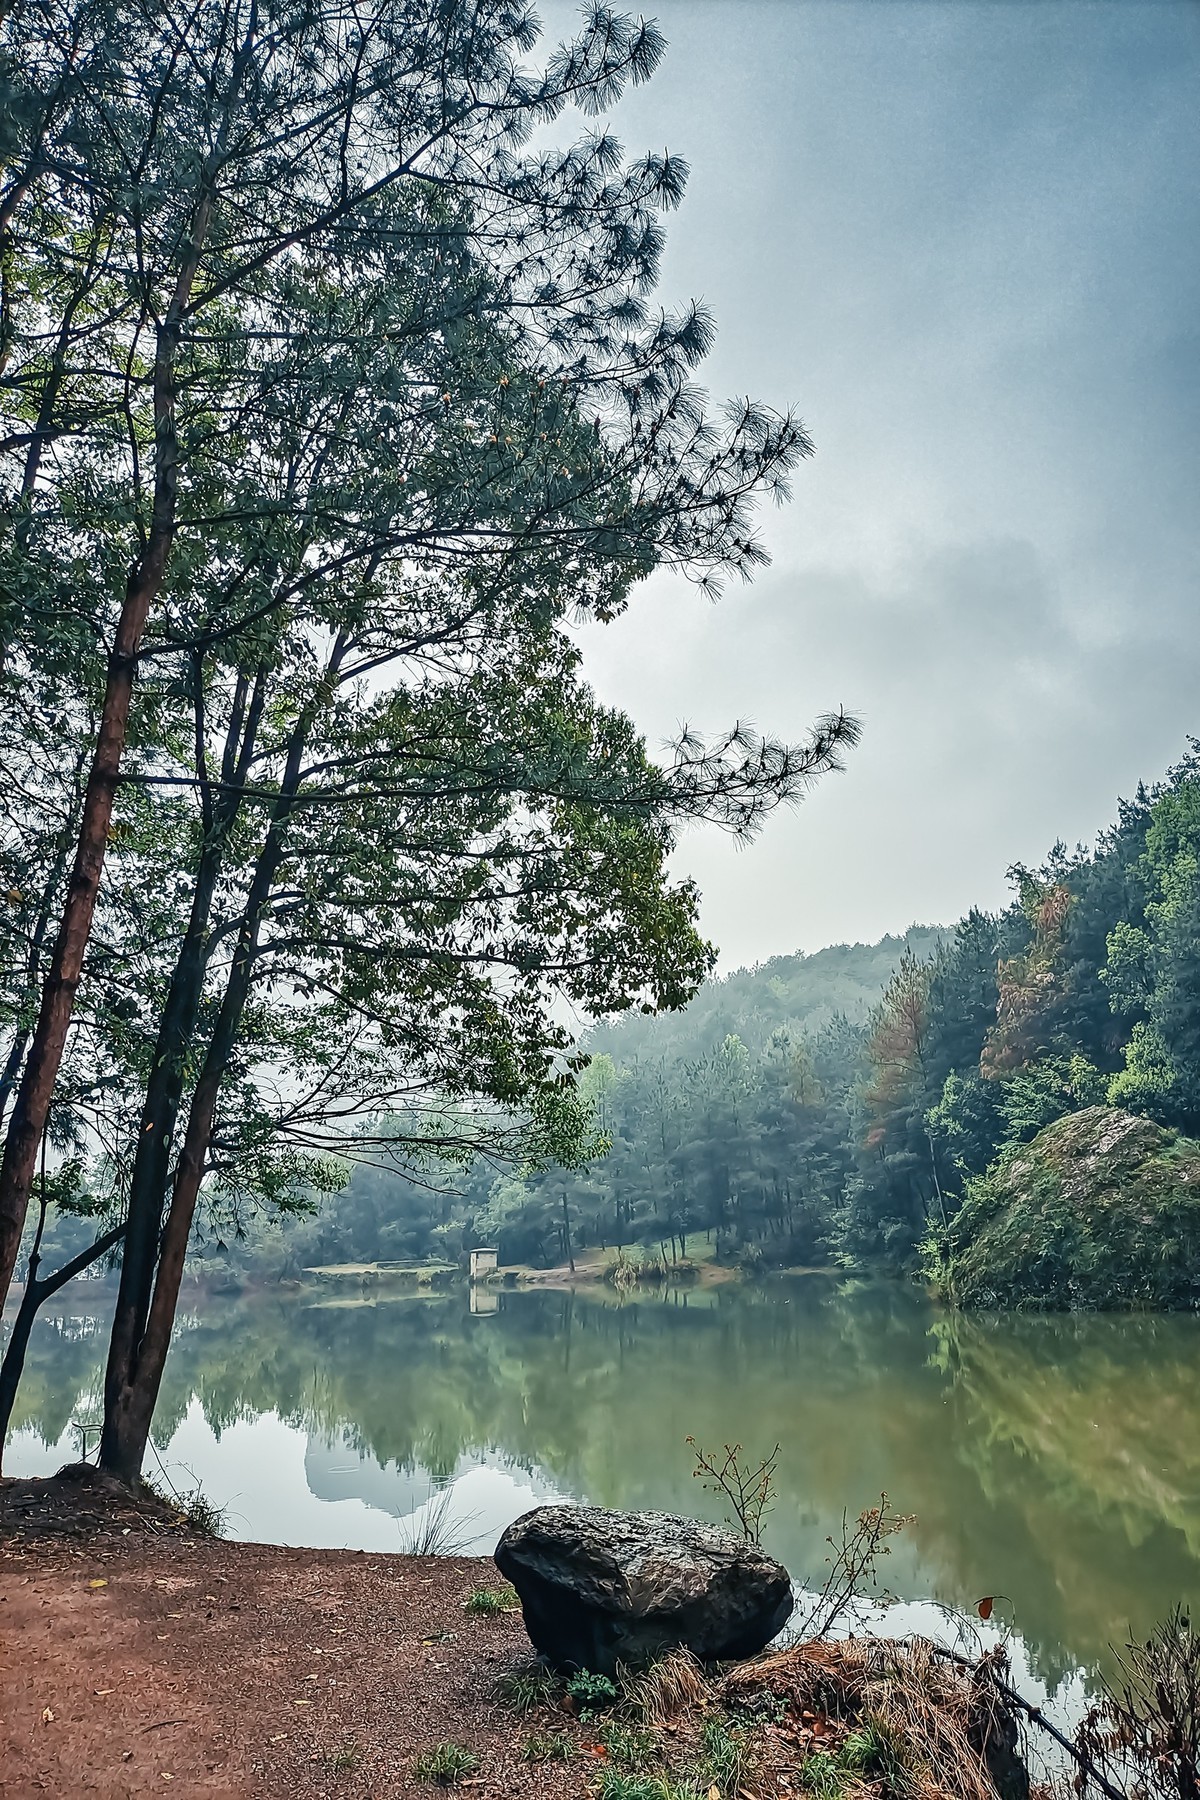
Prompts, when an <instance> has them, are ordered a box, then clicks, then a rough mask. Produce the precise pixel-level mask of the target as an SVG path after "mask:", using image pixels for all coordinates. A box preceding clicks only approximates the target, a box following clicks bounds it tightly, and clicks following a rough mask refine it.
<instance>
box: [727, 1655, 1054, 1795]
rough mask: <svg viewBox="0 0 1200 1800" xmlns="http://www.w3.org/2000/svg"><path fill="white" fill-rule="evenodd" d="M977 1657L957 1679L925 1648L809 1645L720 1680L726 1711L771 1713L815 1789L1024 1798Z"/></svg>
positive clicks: (1002, 1707) (1020, 1771) (1005, 1718)
mask: <svg viewBox="0 0 1200 1800" xmlns="http://www.w3.org/2000/svg"><path fill="white" fill-rule="evenodd" d="M997 1672H998V1671H997V1670H996V1669H995V1668H994V1666H993V1662H992V1659H991V1658H990V1657H984V1658H983V1659H981V1661H980V1663H979V1664H978V1665H976V1667H975V1668H974V1669H973V1670H970V1671H968V1670H964V1669H962V1668H960V1667H958V1666H956V1665H955V1664H954V1663H951V1662H948V1661H947V1660H946V1659H945V1658H943V1657H940V1656H938V1655H937V1653H936V1652H935V1650H934V1647H933V1645H932V1644H930V1643H928V1642H927V1641H926V1640H924V1639H920V1638H914V1639H911V1640H904V1641H900V1640H896V1639H889V1638H850V1639H848V1640H847V1641H845V1642H830V1641H827V1640H816V1641H813V1642H809V1643H803V1644H798V1645H796V1646H794V1647H793V1648H791V1649H788V1650H783V1651H779V1652H777V1653H776V1654H775V1655H773V1656H767V1657H763V1658H762V1659H760V1660H759V1661H757V1662H753V1663H747V1664H745V1665H744V1666H743V1667H741V1668H739V1669H735V1670H734V1671H733V1672H732V1673H731V1674H730V1675H728V1676H727V1677H726V1678H725V1681H724V1684H723V1686H722V1690H721V1697H722V1699H723V1700H724V1701H725V1703H726V1704H727V1705H728V1706H731V1707H734V1708H741V1709H746V1710H749V1711H752V1712H758V1713H759V1714H760V1715H762V1714H764V1713H765V1714H766V1715H767V1716H769V1717H771V1718H773V1720H774V1721H775V1724H776V1729H777V1730H778V1731H779V1732H781V1733H782V1734H783V1735H784V1736H785V1737H786V1738H787V1739H789V1740H790V1742H791V1744H792V1745H794V1747H795V1750H796V1751H797V1752H798V1754H799V1758H800V1759H801V1767H802V1770H803V1772H804V1774H805V1776H806V1778H807V1777H809V1776H811V1777H812V1778H813V1779H812V1780H811V1781H809V1783H808V1785H809V1787H810V1791H816V1792H821V1791H822V1790H824V1791H825V1792H830V1793H836V1794H838V1795H839V1796H844V1797H845V1800H852V1797H854V1796H856V1795H861V1796H864V1797H865V1796H868V1795H870V1796H879V1797H880V1800H997V1795H999V1796H1001V1797H1002V1800H1028V1795H1029V1781H1028V1776H1027V1775H1026V1773H1025V1769H1024V1765H1023V1763H1022V1762H1021V1760H1020V1758H1019V1756H1018V1754H1017V1741H1018V1733H1017V1726H1016V1721H1015V1719H1014V1718H1013V1716H1012V1713H1011V1711H1010V1710H1009V1709H1008V1707H1007V1706H1006V1704H1005V1702H1004V1699H1003V1696H1002V1695H1001V1693H1000V1692H999V1690H998V1688H997V1687H996V1686H995V1684H994V1682H993V1681H992V1680H991V1678H990V1677H991V1675H992V1674H993V1673H997Z"/></svg>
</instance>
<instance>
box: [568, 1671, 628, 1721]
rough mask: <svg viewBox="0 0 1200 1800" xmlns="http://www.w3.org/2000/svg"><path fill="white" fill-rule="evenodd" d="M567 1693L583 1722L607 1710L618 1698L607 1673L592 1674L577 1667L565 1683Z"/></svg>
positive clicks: (614, 1684)
mask: <svg viewBox="0 0 1200 1800" xmlns="http://www.w3.org/2000/svg"><path fill="white" fill-rule="evenodd" d="M567 1693H568V1695H569V1697H570V1698H571V1699H572V1700H573V1701H574V1702H575V1708H576V1711H577V1712H578V1714H579V1717H580V1718H581V1719H582V1720H584V1722H585V1723H586V1722H587V1720H589V1719H594V1718H595V1716H596V1714H597V1713H601V1712H607V1711H608V1709H609V1707H610V1706H613V1705H615V1703H616V1701H617V1699H618V1694H617V1687H616V1683H615V1682H613V1681H610V1680H609V1678H608V1676H607V1675H594V1674H593V1673H592V1671H591V1670H590V1669H579V1670H577V1671H576V1673H575V1674H574V1675H572V1677H571V1679H570V1680H569V1681H568V1683H567Z"/></svg>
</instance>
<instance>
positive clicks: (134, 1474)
mask: <svg viewBox="0 0 1200 1800" xmlns="http://www.w3.org/2000/svg"><path fill="white" fill-rule="evenodd" d="M346 648H347V645H346V642H345V640H344V639H342V638H339V639H338V641H337V642H336V644H335V645H334V648H333V651H332V654H331V657H330V663H329V670H328V676H333V675H335V674H336V672H337V669H338V667H339V665H340V663H341V660H342V657H343V656H344V654H345V651H346ZM328 676H327V679H328ZM317 704H318V703H317V702H315V701H314V703H313V705H312V706H310V707H309V708H307V709H306V711H305V713H304V714H303V715H302V717H301V718H300V719H299V720H298V721H297V723H296V726H295V729H294V731H293V733H292V739H291V742H290V744H289V746H288V756H287V763H286V766H285V769H284V775H283V780H282V782H281V783H280V792H279V797H278V799H277V801H276V803H275V808H274V811H273V814H272V817H271V824H270V828H269V830H268V832H267V836H266V840H265V842H264V844H263V847H262V850H261V851H260V852H259V857H258V862H257V864H256V865H255V870H254V876H253V879H252V880H251V883H250V890H249V892H248V894H247V896H246V902H245V906H244V907H243V910H242V919H241V925H240V927H239V930H238V940H237V945H236V948H235V950H234V954H233V961H232V963H231V965H230V969H229V975H228V978H227V980H226V984H225V994H224V997H223V999H222V1001H221V1008H220V1011H219V1013H218V1014H217V1020H216V1023H215V1025H214V1026H213V1031H212V1036H211V1037H210V1039H209V1044H208V1050H207V1052H206V1053H205V1058H204V1066H203V1068H202V1069H201V1071H200V1076H199V1079H198V1080H197V1082H196V1087H195V1091H194V1093H193V1095H192V1101H191V1106H190V1107H189V1109H188V1120H187V1125H186V1127H185V1130H184V1137H183V1145H182V1148H181V1149H180V1153H179V1160H178V1163H177V1165H176V1169H175V1179H174V1183H173V1185H172V1190H171V1203H170V1206H169V1207H168V1209H167V1217H166V1222H165V1224H164V1225H163V1227H162V1237H161V1241H158V1238H157V1234H158V1222H159V1220H160V1219H161V1216H162V1199H161V1193H162V1190H161V1188H160V1189H159V1190H157V1192H156V1191H155V1190H153V1189H152V1188H150V1187H149V1185H147V1186H146V1187H145V1188H144V1189H142V1190H140V1191H139V1195H138V1206H139V1215H138V1219H137V1221H136V1225H135V1221H134V1219H133V1207H132V1195H131V1206H130V1228H129V1234H128V1238H127V1242H130V1243H133V1242H134V1239H135V1237H136V1240H137V1243H138V1245H139V1252H138V1253H139V1255H140V1254H142V1246H143V1245H146V1246H148V1248H149V1251H150V1256H151V1261H150V1272H151V1273H152V1274H153V1287H152V1290H150V1289H149V1287H148V1284H143V1283H142V1282H141V1281H140V1280H139V1282H138V1284H137V1285H136V1286H135V1284H134V1283H132V1282H130V1283H129V1284H126V1283H125V1282H124V1281H123V1283H122V1287H123V1291H124V1298H123V1299H122V1296H121V1295H118V1302H117V1312H116V1316H115V1317H114V1320H113V1330H112V1338H111V1341H110V1344H109V1355H108V1366H107V1369H106V1371H105V1379H104V1426H103V1430H102V1432H101V1436H100V1467H101V1468H102V1469H104V1470H106V1472H107V1473H108V1474H110V1475H114V1476H115V1477H116V1478H117V1480H119V1481H124V1482H126V1483H127V1484H129V1485H131V1486H132V1484H133V1483H134V1482H136V1481H137V1479H138V1476H139V1475H140V1474H141V1468H142V1459H143V1457H144V1456H145V1454H146V1444H147V1441H148V1440H149V1436H150V1423H151V1420H152V1419H153V1417H154V1407H155V1404H156V1402H157V1400H158V1391H159V1387H160V1385H161V1383H162V1375H163V1369H164V1367H165V1364H166V1360H167V1351H168V1350H169V1349H170V1346H171V1333H172V1330H173V1327H174V1323H175V1310H176V1306H177V1304H178V1301H179V1286H180V1282H181V1281H182V1279H183V1268H184V1261H185V1258H186V1256H187V1245H188V1238H189V1236H190V1235H191V1229H192V1221H193V1219H194V1218H195V1213H196V1202H197V1200H198V1199H199V1196H200V1185H201V1182H202V1181H203V1179H204V1172H205V1167H206V1164H207V1159H208V1151H209V1147H210V1145H211V1143H212V1135H213V1127H214V1124H215V1121H216V1114H217V1100H218V1098H219V1095H220V1091H221V1083H222V1081H223V1080H224V1077H225V1071H226V1069H227V1067H228V1065H229V1058H230V1055H231V1054H232V1052H233V1048H234V1045H235V1043H236V1042H237V1035H238V1031H239V1030H240V1028H241V1023H242V1015H243V1013H244V1012H245V1009H246V1001H247V999H248V997H249V994H250V987H251V982H252V979H253V973H254V959H255V955H256V953H257V949H258V937H259V931H260V929H261V926H262V920H263V915H264V913H265V910H266V906H267V902H268V901H269V899H270V897H271V889H272V886H273V884H274V880H275V875H276V872H277V870H278V868H279V864H280V862H281V861H282V860H283V854H284V837H285V827H286V824H287V820H288V817H289V815H290V813H291V811H292V807H293V805H294V803H295V798H296V793H297V790H298V788H299V785H300V770H301V764H302V762H303V758H304V751H305V747H306V745H307V742H308V735H309V732H310V731H311V729H312V724H313V719H314V717H315V708H316V705H317ZM155 1252H157V1255H156V1257H155V1255H154V1253H155ZM155 1263H156V1265H157V1268H156V1272H155ZM122 1275H124V1271H122ZM147 1300H148V1305H147V1304H146V1301H147Z"/></svg>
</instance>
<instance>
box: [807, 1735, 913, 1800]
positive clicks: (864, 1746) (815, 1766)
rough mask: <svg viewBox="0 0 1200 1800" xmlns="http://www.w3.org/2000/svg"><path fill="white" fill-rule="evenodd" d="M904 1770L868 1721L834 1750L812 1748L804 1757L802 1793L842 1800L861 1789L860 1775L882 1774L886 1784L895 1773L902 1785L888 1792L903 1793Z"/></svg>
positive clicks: (819, 1799) (815, 1798) (823, 1799)
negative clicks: (813, 1749)
mask: <svg viewBox="0 0 1200 1800" xmlns="http://www.w3.org/2000/svg"><path fill="white" fill-rule="evenodd" d="M904 1773H905V1772H904V1770H903V1768H901V1767H900V1766H899V1765H898V1764H897V1762H896V1758H895V1755H894V1753H893V1751H892V1748H891V1745H890V1743H889V1741H888V1738H887V1736H886V1734H885V1733H884V1732H882V1731H881V1730H880V1729H879V1728H878V1727H877V1726H875V1725H873V1724H871V1723H869V1722H868V1723H865V1724H863V1725H859V1726H856V1727H855V1729H854V1730H852V1731H849V1732H847V1734H846V1736H845V1737H844V1738H843V1739H842V1742H841V1743H840V1744H839V1745H838V1747H837V1749H836V1750H815V1751H813V1752H811V1753H810V1755H808V1756H806V1757H805V1759H804V1763H803V1765H802V1767H801V1770H800V1779H801V1781H802V1782H803V1783H804V1786H803V1789H802V1792H804V1793H806V1794H811V1795H812V1796H813V1800H842V1797H843V1796H844V1795H850V1794H857V1793H860V1792H861V1791H862V1787H861V1783H862V1779H863V1778H864V1777H865V1778H868V1779H869V1778H871V1777H873V1776H883V1777H885V1778H886V1779H887V1780H888V1781H889V1783H890V1782H894V1781H895V1780H896V1778H897V1776H899V1777H900V1778H901V1781H902V1783H903V1785H902V1786H900V1787H899V1788H889V1791H893V1792H896V1791H898V1792H900V1793H903V1792H904V1791H905V1790H906V1789H907V1787H908V1785H909V1784H908V1782H907V1781H906V1780H904Z"/></svg>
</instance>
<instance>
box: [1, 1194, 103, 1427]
mask: <svg viewBox="0 0 1200 1800" xmlns="http://www.w3.org/2000/svg"><path fill="white" fill-rule="evenodd" d="M41 1223H44V1215H43V1220H42V1222H41ZM124 1229H125V1227H124V1224H121V1225H114V1226H113V1227H112V1228H111V1230H109V1231H106V1232H104V1233H103V1234H102V1235H101V1236H100V1237H98V1238H97V1239H96V1241H95V1243H94V1244H89V1245H88V1248H87V1249H86V1250H81V1251H80V1252H79V1254H78V1256H73V1257H72V1258H71V1260H70V1262H66V1263H64V1264H63V1266H62V1268H61V1269H57V1270H56V1271H55V1273H54V1274H53V1275H47V1276H45V1277H43V1278H42V1279H40V1280H39V1278H38V1272H37V1271H38V1262H39V1260H40V1258H39V1248H40V1244H41V1224H39V1227H38V1238H37V1243H35V1245H34V1248H33V1250H32V1251H31V1252H30V1256H29V1279H28V1280H27V1281H26V1283H25V1292H24V1293H23V1294H22V1296H21V1304H20V1307H19V1308H18V1310H17V1316H16V1318H15V1319H14V1321H13V1328H12V1331H11V1332H10V1333H9V1338H8V1344H7V1347H6V1348H5V1352H4V1361H3V1362H0V1458H2V1457H3V1454H4V1440H5V1438H6V1437H7V1436H8V1424H9V1420H10V1419H11V1418H12V1410H13V1404H14V1402H15V1400H16V1398H17V1388H18V1386H19V1385H20V1381H21V1374H22V1371H23V1369H24V1367H25V1352H26V1350H27V1349H28V1348H29V1336H30V1333H31V1332H32V1330H33V1321H34V1319H35V1318H36V1316H37V1311H38V1308H39V1307H40V1306H41V1304H42V1302H43V1301H45V1300H48V1299H49V1298H50V1296H51V1294H57V1292H58V1290H59V1289H60V1288H63V1287H66V1285H67V1283H68V1282H69V1281H74V1279H75V1277H76V1275H81V1274H82V1273H83V1271H84V1270H85V1269H88V1268H90V1267H91V1265H92V1264H93V1263H94V1262H96V1261H98V1260H99V1258H100V1257H102V1256H103V1255H104V1254H105V1253H106V1252H107V1251H109V1250H111V1249H112V1248H113V1246H114V1245H115V1244H117V1243H119V1242H120V1239H121V1233H122V1232H123V1231H124Z"/></svg>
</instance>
